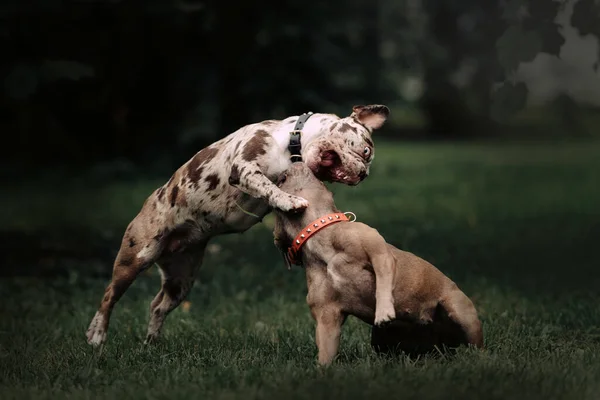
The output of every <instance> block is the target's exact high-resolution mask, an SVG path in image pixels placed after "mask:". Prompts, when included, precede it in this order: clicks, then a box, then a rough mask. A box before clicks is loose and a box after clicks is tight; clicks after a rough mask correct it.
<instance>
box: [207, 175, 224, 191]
mask: <svg viewBox="0 0 600 400" xmlns="http://www.w3.org/2000/svg"><path fill="white" fill-rule="evenodd" d="M204 180H205V181H206V182H208V190H215V188H216V187H217V186H218V185H219V182H220V180H219V175H217V174H210V175H208V176H207V177H206V178H204Z"/></svg>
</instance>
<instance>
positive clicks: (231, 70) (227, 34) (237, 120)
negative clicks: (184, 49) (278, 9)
mask: <svg viewBox="0 0 600 400" xmlns="http://www.w3.org/2000/svg"><path fill="white" fill-rule="evenodd" d="M215 7H216V23H217V27H216V29H215V30H214V35H215V36H214V38H213V40H212V41H211V44H212V46H214V54H215V58H216V60H215V61H216V64H217V69H218V72H219V89H218V100H217V101H218V102H219V105H220V123H219V126H220V128H219V132H218V135H217V136H219V137H223V136H226V135H228V134H230V133H232V132H233V131H235V130H236V129H239V128H240V127H242V126H243V125H246V124H248V123H250V122H252V121H251V114H252V113H251V105H252V101H251V98H250V97H248V96H247V94H246V93H245V87H244V86H245V83H246V81H247V79H248V77H249V76H250V77H251V76H252V72H259V71H249V70H248V69H247V67H248V65H249V60H250V59H251V58H252V57H253V56H254V54H253V53H254V51H253V50H254V48H255V47H256V35H257V33H258V30H259V28H260V24H261V18H260V17H261V9H262V7H261V6H260V5H259V4H256V2H245V3H241V4H237V5H236V7H235V9H234V10H232V6H231V4H229V3H228V2H226V1H219V2H217V3H216V4H215ZM261 67H263V68H272V66H271V67H270V66H267V65H265V66H261ZM261 72H262V71H261Z"/></svg>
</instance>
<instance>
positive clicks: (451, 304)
mask: <svg viewBox="0 0 600 400" xmlns="http://www.w3.org/2000/svg"><path fill="white" fill-rule="evenodd" d="M277 185H278V186H279V188H280V189H281V190H283V191H285V192H287V193H290V194H292V195H294V196H301V197H302V198H305V199H307V200H308V202H309V204H310V205H309V206H308V207H307V208H306V209H305V210H304V211H303V212H302V213H295V214H294V213H289V212H285V211H282V210H275V217H276V221H275V228H274V237H275V245H276V246H277V247H278V248H279V249H280V250H281V251H282V252H283V255H284V260H285V261H286V263H287V264H288V267H290V266H291V264H299V265H302V266H304V267H305V269H306V281H307V286H308V295H307V298H306V300H307V303H308V306H309V307H310V310H311V314H312V316H313V318H314V319H315V320H316V325H317V326H316V334H315V338H316V343H317V347H318V352H319V354H318V361H319V364H321V365H328V364H330V363H331V362H332V361H333V359H334V358H335V356H336V354H337V352H338V347H339V342H340V334H341V328H342V325H343V323H344V321H345V320H346V317H347V316H348V315H354V316H355V317H357V318H359V319H361V320H362V321H364V322H366V323H368V324H371V325H373V327H372V336H371V344H372V345H373V346H374V348H375V349H376V350H378V351H389V350H394V348H395V349H399V350H401V351H404V352H406V353H408V354H419V353H423V352H427V351H431V350H433V349H434V348H435V347H448V348H455V347H458V346H459V345H461V344H464V345H473V346H475V347H479V348H482V347H483V332H482V326H481V322H480V320H479V317H478V315H477V311H476V310H475V307H474V305H473V303H472V301H471V300H470V299H469V297H467V296H466V295H465V294H464V293H463V292H462V291H461V290H460V289H459V288H458V286H457V285H456V284H455V283H454V282H453V281H452V280H450V279H449V278H448V277H446V276H445V275H444V274H443V273H442V272H440V271H439V270H438V269H437V268H436V267H434V266H433V265H431V264H430V263H428V262H427V261H425V260H423V259H421V258H419V257H417V256H416V255H414V254H412V253H409V252H406V251H402V250H399V249H397V248H396V247H394V246H392V245H390V244H388V243H387V242H386V241H385V239H384V238H383V237H382V236H381V235H380V234H379V233H378V232H377V230H375V229H373V228H371V227H369V226H368V225H365V224H363V223H360V222H352V223H350V222H348V221H349V220H348V218H347V217H346V216H345V214H344V213H341V212H340V211H339V210H338V209H337V208H336V206H335V203H334V201H333V194H332V193H331V192H330V191H329V190H328V189H327V187H326V186H325V185H324V184H323V183H322V182H321V181H320V180H319V179H317V178H316V177H315V176H314V174H313V173H312V171H311V170H310V168H308V167H307V166H306V164H304V163H295V164H292V166H291V167H290V168H288V170H287V171H286V172H284V173H283V174H282V175H281V177H280V179H279V180H278V182H277ZM309 239H310V240H309Z"/></svg>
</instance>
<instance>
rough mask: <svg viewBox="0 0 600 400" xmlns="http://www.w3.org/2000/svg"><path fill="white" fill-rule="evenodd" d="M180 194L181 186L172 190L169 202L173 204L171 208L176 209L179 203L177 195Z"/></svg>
mask: <svg viewBox="0 0 600 400" xmlns="http://www.w3.org/2000/svg"><path fill="white" fill-rule="evenodd" d="M178 193H179V186H177V185H175V186H173V189H172V190H171V196H170V197H169V202H170V203H171V207H175V203H176V201H177V194H178Z"/></svg>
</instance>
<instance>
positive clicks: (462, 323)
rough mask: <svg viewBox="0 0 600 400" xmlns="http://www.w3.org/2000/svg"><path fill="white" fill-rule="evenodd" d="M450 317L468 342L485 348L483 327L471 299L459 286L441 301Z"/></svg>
mask: <svg viewBox="0 0 600 400" xmlns="http://www.w3.org/2000/svg"><path fill="white" fill-rule="evenodd" d="M440 306H442V307H443V309H444V310H445V311H446V313H447V315H448V318H449V319H450V320H451V321H452V322H454V323H455V324H457V325H458V327H459V328H460V330H461V331H462V335H464V341H465V342H466V343H467V344H470V345H473V346H475V347H477V348H481V349H482V348H483V328H482V325H481V321H480V320H479V316H478V315H477V310H476V309H475V305H473V302H472V301H471V299H470V298H469V297H468V296H467V295H466V294H464V293H463V292H462V291H461V290H460V289H458V287H455V288H454V289H452V290H451V291H450V292H449V293H448V295H447V296H445V297H444V298H443V299H442V300H441V301H440Z"/></svg>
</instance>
